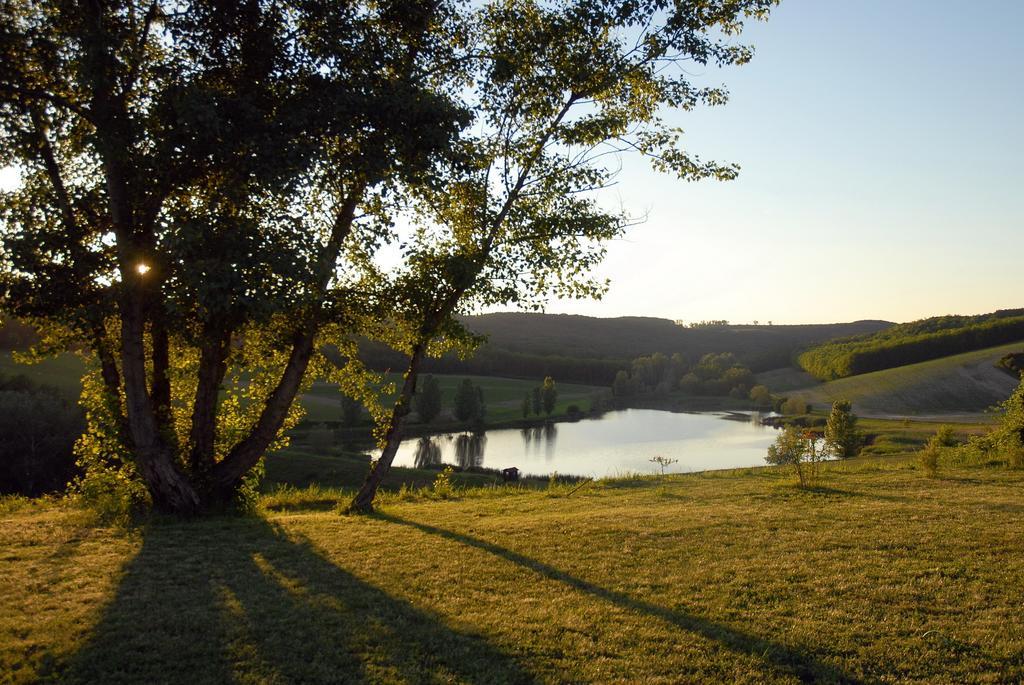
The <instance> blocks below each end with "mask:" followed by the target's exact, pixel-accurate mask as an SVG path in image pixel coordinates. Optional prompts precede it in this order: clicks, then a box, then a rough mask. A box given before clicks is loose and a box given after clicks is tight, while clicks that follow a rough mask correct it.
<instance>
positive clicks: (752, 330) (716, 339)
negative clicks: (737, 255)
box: [364, 312, 893, 385]
mask: <svg viewBox="0 0 1024 685" xmlns="http://www.w3.org/2000/svg"><path fill="white" fill-rule="evenodd" d="M464 323H465V324H466V326H467V327H468V328H469V329H470V330H472V331H475V332H477V333H480V334H482V335H485V336H486V337H487V343H486V344H485V345H484V346H483V347H482V348H481V349H480V350H479V351H478V352H477V354H476V355H475V356H474V357H472V358H471V359H468V360H465V361H463V360H459V359H456V358H454V357H446V358H444V359H440V360H431V361H430V362H429V363H428V365H427V366H428V369H429V370H431V371H434V372H446V373H475V374H482V375H507V376H520V377H540V376H543V375H545V374H550V375H553V376H555V378H557V379H560V380H565V381H574V382H579V383H593V384H599V385H608V384H610V383H611V381H612V380H613V379H614V377H615V372H616V371H618V370H619V369H623V368H628V367H629V364H630V361H631V360H632V359H634V358H636V357H639V356H642V355H649V354H652V353H654V352H662V353H664V354H666V355H671V354H673V353H676V352H679V353H682V354H683V355H684V356H686V357H687V358H688V359H690V361H691V362H696V361H697V360H699V359H700V357H701V356H703V355H705V354H708V353H710V352H716V353H718V352H732V353H733V354H735V355H736V357H737V358H738V359H739V361H740V362H742V363H744V364H745V365H747V366H749V367H750V368H751V369H753V370H754V371H758V370H765V369H770V368H775V367H779V366H788V365H789V364H791V363H792V360H793V355H794V354H795V353H796V352H797V351H799V350H801V349H804V348H806V347H808V346H810V345H814V344H817V343H821V342H824V341H826V340H830V339H832V338H836V337H845V336H852V335H858V334H867V333H875V332H877V331H880V330H883V329H885V328H888V327H890V326H892V325H893V324H891V323H888V322H885V321H855V322H853V323H838V324H809V325H794V326H767V325H763V326H753V325H722V326H707V327H697V328H688V327H683V326H680V325H678V324H676V323H674V322H672V321H670V320H668V319H657V318H650V317H637V316H626V317H619V318H596V317H590V316H578V315H569V314H537V313H524V312H515V313H498V314H483V315H479V316H470V317H466V318H465V319H464ZM364 352H365V355H364V357H365V360H366V361H367V362H368V363H369V364H370V365H371V366H375V367H390V368H400V365H401V363H402V361H401V358H400V357H399V356H398V355H396V354H394V353H392V352H390V351H388V350H386V349H385V348H382V347H379V346H372V347H369V346H368V347H367V348H366V349H365V350H364Z"/></svg>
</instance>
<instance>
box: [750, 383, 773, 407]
mask: <svg viewBox="0 0 1024 685" xmlns="http://www.w3.org/2000/svg"><path fill="white" fill-rule="evenodd" d="M750 399H751V400H752V401H753V402H754V403H755V404H756V405H757V406H759V407H770V406H772V393H771V391H770V390H768V388H767V386H764V385H755V386H754V387H753V388H751V389H750Z"/></svg>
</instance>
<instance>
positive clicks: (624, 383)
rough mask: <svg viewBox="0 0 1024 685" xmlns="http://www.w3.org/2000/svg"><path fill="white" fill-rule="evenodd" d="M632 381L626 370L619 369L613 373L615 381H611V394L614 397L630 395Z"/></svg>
mask: <svg viewBox="0 0 1024 685" xmlns="http://www.w3.org/2000/svg"><path fill="white" fill-rule="evenodd" d="M633 389H634V383H633V379H632V378H630V377H629V372H628V371H619V372H618V373H616V374H615V381H614V382H613V383H612V395H614V396H615V397H630V396H632V395H633Z"/></svg>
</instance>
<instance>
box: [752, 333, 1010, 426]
mask: <svg viewBox="0 0 1024 685" xmlns="http://www.w3.org/2000/svg"><path fill="white" fill-rule="evenodd" d="M1022 350H1024V342H1018V343H1013V344H1009V345H1001V346H999V347H990V348H987V349H984V350H976V351H974V352H965V353H963V354H957V355H953V356H949V357H943V358H941V359H933V360H931V361H926V362H919V363H917V364H908V365H906V366H900V367H896V368H893V369H885V370H883V371H874V372H872V373H865V374H860V375H857V376H850V377H849V378H841V379H839V380H835V381H830V382H828V383H823V384H820V385H814V386H810V387H805V388H801V389H794V390H790V391H789V392H788V393H786V394H788V395H790V396H797V397H802V398H803V399H805V400H807V401H808V402H810V403H811V404H812V405H818V406H819V407H821V406H823V405H827V404H831V403H832V402H834V401H835V400H838V399H848V400H850V401H851V402H853V406H854V410H855V411H856V412H857V413H858V414H861V415H862V416H875V417H886V418H887V417H893V416H897V417H917V418H943V419H945V420H951V421H955V420H958V419H962V420H977V419H978V418H980V417H981V416H983V415H984V413H985V410H986V409H988V408H989V407H991V406H992V405H995V404H997V403H999V402H1002V401H1003V400H1005V399H1006V398H1007V397H1009V395H1010V393H1011V392H1013V389H1014V388H1016V387H1017V383H1018V381H1016V380H1014V378H1013V377H1012V376H1011V375H1010V374H1008V373H1006V372H1005V371H1003V370H1001V369H999V368H997V367H996V362H997V361H998V360H999V359H1000V358H1001V357H1002V356H1003V355H1006V354H1009V353H1011V352H1020V351H1022ZM780 378H786V376H783V375H780ZM769 387H771V386H769Z"/></svg>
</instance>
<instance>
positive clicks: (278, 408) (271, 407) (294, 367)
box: [210, 185, 364, 502]
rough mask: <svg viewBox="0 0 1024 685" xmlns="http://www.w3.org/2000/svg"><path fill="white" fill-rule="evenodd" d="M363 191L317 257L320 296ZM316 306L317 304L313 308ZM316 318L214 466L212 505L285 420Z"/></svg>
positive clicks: (223, 498) (231, 491)
mask: <svg viewBox="0 0 1024 685" xmlns="http://www.w3.org/2000/svg"><path fill="white" fill-rule="evenodd" d="M363 189H364V186H362V185H356V186H355V187H354V188H352V189H351V190H350V192H349V194H348V195H347V196H346V197H345V199H344V200H343V201H342V202H341V205H340V207H339V211H338V214H337V215H336V216H335V220H334V225H333V226H332V228H331V235H330V237H329V238H328V240H327V243H326V244H325V245H324V247H323V250H322V251H321V253H320V260H319V261H320V264H319V272H318V274H317V279H318V282H317V288H318V290H319V291H320V292H321V293H323V292H325V291H326V290H327V288H328V286H329V285H330V282H331V278H332V277H333V276H334V269H335V265H336V263H337V261H338V255H339V253H340V252H341V246H342V243H344V241H345V239H346V238H347V237H348V235H349V233H350V232H351V230H352V221H353V219H354V217H355V211H356V206H357V205H358V204H359V201H360V200H361V199H362V195H363ZM319 305H320V303H319V302H318V303H317V307H319ZM317 318H318V317H317V315H316V314H314V315H311V316H309V317H308V318H307V320H306V322H305V324H304V325H303V326H302V328H300V329H299V330H297V331H296V332H295V335H294V339H293V341H292V350H291V354H290V355H289V356H288V363H287V364H285V368H284V371H283V372H282V374H281V378H280V379H279V380H278V382H277V385H276V386H275V387H274V390H273V392H271V393H270V396H269V397H268V398H267V400H266V402H265V403H264V405H263V410H262V411H261V412H260V416H259V418H258V419H257V420H256V425H255V426H254V427H253V429H252V430H251V431H250V432H249V435H247V436H246V437H245V438H244V439H243V440H242V441H241V442H239V443H238V444H237V445H235V446H234V447H233V448H232V449H231V451H230V452H228V454H227V456H226V457H224V459H223V460H222V461H221V462H219V463H218V464H216V465H214V467H213V469H212V471H211V477H210V488H211V497H212V498H213V500H214V501H218V502H227V501H230V499H231V498H232V497H234V495H235V492H236V491H237V490H238V487H239V485H241V483H242V479H243V478H244V477H245V474H247V473H248V472H249V471H250V470H251V469H252V468H253V467H254V466H256V464H257V462H259V460H260V458H261V457H262V456H263V455H264V453H265V452H266V451H267V448H268V447H270V443H271V442H273V441H274V438H275V437H276V436H277V434H278V432H279V431H280V430H281V426H283V425H284V422H285V419H286V418H288V411H289V410H290V409H291V406H292V403H293V402H294V401H295V396H296V395H297V394H298V392H299V387H301V385H302V379H303V378H304V377H305V375H306V369H307V368H308V367H309V360H310V357H312V355H313V352H314V350H313V344H314V342H315V341H316V336H317V333H318V332H319V330H320V324H319V322H318V320H317Z"/></svg>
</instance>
